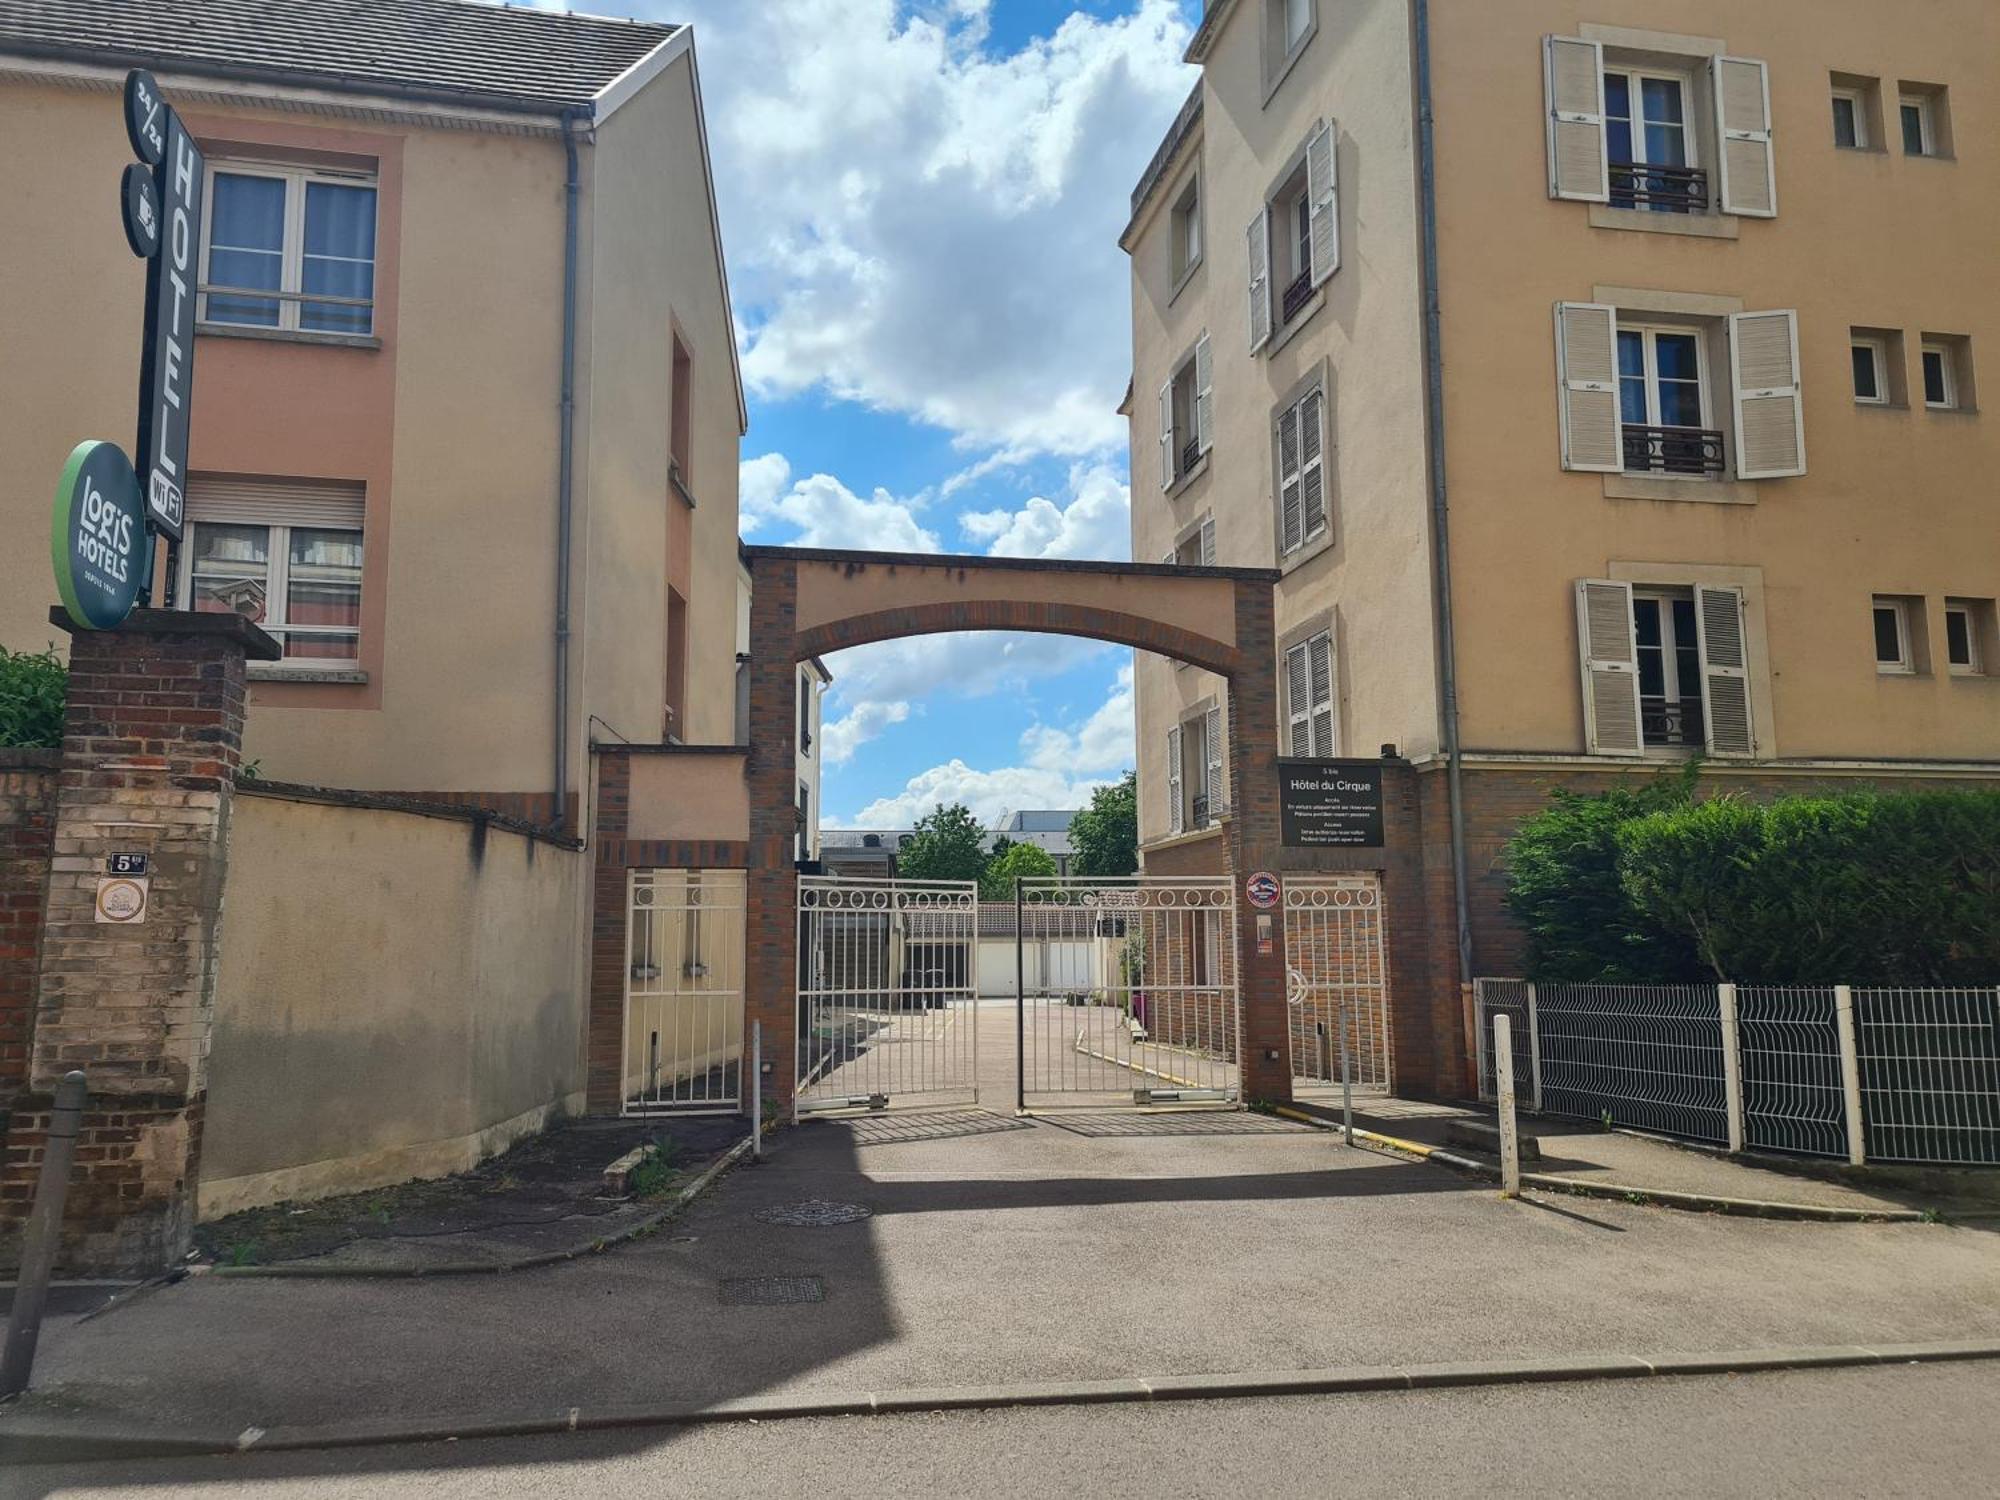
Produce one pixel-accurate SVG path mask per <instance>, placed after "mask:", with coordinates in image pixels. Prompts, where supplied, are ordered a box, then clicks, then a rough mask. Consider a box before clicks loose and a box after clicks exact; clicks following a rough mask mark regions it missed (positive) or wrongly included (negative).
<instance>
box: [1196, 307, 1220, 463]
mask: <svg viewBox="0 0 2000 1500" xmlns="http://www.w3.org/2000/svg"><path fill="white" fill-rule="evenodd" d="M1194 441H1195V447H1196V449H1197V450H1198V451H1200V452H1202V453H1206V452H1208V449H1209V445H1210V444H1211V443H1213V442H1214V441H1215V362H1214V361H1213V360H1212V359H1211V358H1210V357H1209V353H1208V335H1207V334H1206V333H1204V334H1202V336H1201V337H1200V338H1198V339H1196V340H1195V344H1194Z"/></svg>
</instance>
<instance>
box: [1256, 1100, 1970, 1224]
mask: <svg viewBox="0 0 2000 1500" xmlns="http://www.w3.org/2000/svg"><path fill="white" fill-rule="evenodd" d="M1276 1110H1277V1113H1278V1114H1280V1115H1282V1116H1284V1118H1286V1119H1287V1120H1297V1121H1298V1122H1299V1123H1300V1124H1302V1125H1311V1126H1313V1127H1315V1128H1317V1129H1320V1130H1327V1131H1336V1132H1337V1131H1338V1130H1339V1129H1340V1127H1339V1126H1338V1125H1333V1124H1329V1123H1328V1122H1327V1121H1325V1120H1322V1119H1320V1118H1319V1117H1318V1116H1316V1115H1308V1114H1302V1113H1300V1112H1299V1111H1297V1110H1292V1109H1287V1108H1286V1107H1285V1106H1284V1105H1282V1104H1281V1105H1278V1106H1276ZM1354 1134H1355V1138H1356V1139H1358V1140H1364V1141H1369V1142H1372V1143H1373V1144H1375V1145H1378V1146H1387V1147H1389V1148H1390V1149H1391V1150H1393V1151H1403V1152H1407V1153H1409V1154H1410V1155H1412V1156H1417V1157H1421V1158H1423V1159H1424V1160H1425V1161H1434V1162H1438V1163H1440V1164H1442V1165H1444V1166H1447V1167H1451V1168H1453V1169H1455V1170H1457V1171H1460V1172H1463V1173H1465V1174H1467V1175H1468V1176H1471V1177H1478V1178H1482V1179H1483V1180H1485V1181H1487V1182H1498V1181H1499V1180H1500V1169H1499V1168H1498V1167H1496V1166H1493V1165H1491V1164H1490V1163H1487V1162H1483V1161H1480V1160H1478V1159H1477V1158H1475V1157H1470V1156H1464V1155H1461V1154H1460V1153H1458V1152H1456V1151H1453V1150H1450V1149H1448V1148H1447V1147H1444V1146H1432V1145H1427V1144H1426V1143H1425V1142H1423V1141H1406V1140H1404V1139H1403V1138H1402V1137H1400V1136H1393V1135H1383V1134H1382V1133H1381V1132H1379V1131H1374V1130H1363V1129H1362V1128H1361V1127H1360V1126H1359V1125H1357V1126H1355V1127H1354ZM1521 1185H1522V1186H1523V1187H1535V1188H1542V1189H1545V1190H1546V1191H1549V1192H1555V1193H1569V1194H1571V1195H1572V1196H1574V1197H1578V1198H1605V1199H1615V1200H1619V1201H1622V1202H1628V1203H1629V1202H1633V1201H1640V1202H1644V1203H1650V1204H1657V1205H1659V1206H1660V1207H1661V1208H1679V1209H1688V1210H1691V1211H1693V1212H1697V1213H1720V1214H1736V1215H1740V1216H1742V1217H1745V1218H1756V1219H1790V1220H1793V1221H1805V1222H1810V1223H1819V1224H1922V1223H1927V1222H1930V1221H1929V1220H1927V1219H1926V1218H1925V1216H1924V1214H1923V1212H1922V1211H1921V1210H1919V1209H1914V1208H1836V1207H1833V1206H1831V1205H1828V1204H1821V1203H1785V1202H1779V1201H1776V1200H1773V1199H1767V1198H1729V1197H1724V1196H1722V1195H1721V1194H1718V1193H1684V1192H1680V1191H1677V1190H1675V1189H1672V1188H1648V1187H1634V1186H1632V1185H1631V1184H1629V1183H1623V1182H1601V1181H1592V1182H1585V1181H1583V1180H1582V1179H1580V1178H1575V1177H1559V1176H1556V1175H1554V1174H1552V1173H1548V1172H1523V1173H1522V1174H1521Z"/></svg>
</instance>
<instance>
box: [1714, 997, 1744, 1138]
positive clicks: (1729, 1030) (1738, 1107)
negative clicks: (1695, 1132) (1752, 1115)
mask: <svg viewBox="0 0 2000 1500" xmlns="http://www.w3.org/2000/svg"><path fill="white" fill-rule="evenodd" d="M1715 1000H1716V1004H1717V1006H1718V1007H1719V1008H1720V1009H1721V1012H1722V1098H1723V1108H1724V1110H1725V1111H1726V1112H1727V1114H1728V1117H1729V1149H1730V1150H1731V1151H1741V1150H1742V1149H1743V1060H1742V1055H1741V1053H1739V1052H1738V1050H1737V1039H1736V986H1735V985H1733V984H1719V985H1717V986H1716V987H1715Z"/></svg>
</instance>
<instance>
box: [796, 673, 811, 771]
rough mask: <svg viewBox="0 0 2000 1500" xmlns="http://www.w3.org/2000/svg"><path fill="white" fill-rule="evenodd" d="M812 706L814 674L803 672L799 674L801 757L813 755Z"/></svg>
mask: <svg viewBox="0 0 2000 1500" xmlns="http://www.w3.org/2000/svg"><path fill="white" fill-rule="evenodd" d="M812 704H813V680H812V673H810V672H801V673H799V754H801V755H810V754H812V747H813V733H812Z"/></svg>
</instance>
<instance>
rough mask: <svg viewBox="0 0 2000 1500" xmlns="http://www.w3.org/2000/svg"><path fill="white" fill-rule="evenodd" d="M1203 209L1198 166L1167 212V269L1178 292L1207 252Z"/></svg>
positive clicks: (1169, 278)
mask: <svg viewBox="0 0 2000 1500" xmlns="http://www.w3.org/2000/svg"><path fill="white" fill-rule="evenodd" d="M1201 209H1202V191H1201V170H1200V168H1196V169H1195V170H1194V171H1192V172H1190V173H1189V174H1188V179H1187V181H1186V182H1185V183H1184V184H1183V185H1182V187H1181V190H1180V192H1179V193H1177V194H1175V196H1174V204H1173V207H1172V209H1170V210H1169V211H1168V215H1167V224H1168V233H1167V272H1168V280H1169V281H1170V282H1171V283H1172V285H1173V288H1174V290H1175V291H1176V292H1178V291H1179V290H1180V289H1181V287H1182V286H1183V285H1185V284H1186V282H1187V279H1188V278H1189V277H1190V276H1192V275H1193V274H1194V273H1195V271H1196V270H1198V269H1199V268H1200V266H1201V263H1202V260H1203V258H1204V256H1205V255H1206V253H1207V245H1206V239H1207V236H1206V235H1205V234H1204V232H1203V228H1202V221H1201Z"/></svg>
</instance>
